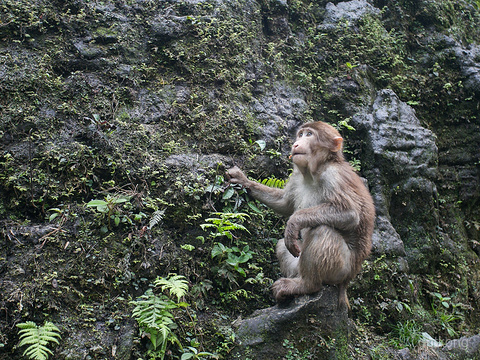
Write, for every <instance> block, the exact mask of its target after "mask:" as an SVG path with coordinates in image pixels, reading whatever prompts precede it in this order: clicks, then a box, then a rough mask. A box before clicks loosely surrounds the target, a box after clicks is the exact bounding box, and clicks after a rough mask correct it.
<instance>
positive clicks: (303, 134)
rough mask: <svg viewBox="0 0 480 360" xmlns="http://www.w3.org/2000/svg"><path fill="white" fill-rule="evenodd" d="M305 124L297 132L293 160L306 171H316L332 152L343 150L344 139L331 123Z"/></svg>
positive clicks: (329, 157) (293, 147) (328, 158)
mask: <svg viewBox="0 0 480 360" xmlns="http://www.w3.org/2000/svg"><path fill="white" fill-rule="evenodd" d="M311 125H312V126H308V125H307V126H305V125H304V126H303V127H301V128H300V130H298V132H297V138H296V140H295V143H294V144H293V146H292V161H293V163H294V164H295V165H297V166H298V168H299V169H300V170H301V171H302V172H304V170H306V169H308V170H309V171H310V172H312V173H313V172H315V171H316V170H317V169H318V166H320V165H321V164H324V163H326V162H328V161H329V160H330V159H331V155H332V153H336V152H338V151H341V149H342V144H343V139H342V137H341V136H340V134H339V133H338V131H337V130H335V129H334V128H333V127H331V126H330V125H327V124H325V123H323V122H316V123H313V124H311Z"/></svg>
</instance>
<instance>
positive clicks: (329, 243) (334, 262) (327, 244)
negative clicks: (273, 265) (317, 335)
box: [273, 225, 352, 307]
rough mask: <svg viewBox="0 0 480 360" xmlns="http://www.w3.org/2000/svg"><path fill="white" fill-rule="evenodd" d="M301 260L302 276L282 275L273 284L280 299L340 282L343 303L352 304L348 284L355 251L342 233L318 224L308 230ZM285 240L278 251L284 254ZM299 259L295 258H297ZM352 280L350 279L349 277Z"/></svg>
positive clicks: (299, 268) (341, 301) (300, 273)
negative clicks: (289, 276) (288, 276)
mask: <svg viewBox="0 0 480 360" xmlns="http://www.w3.org/2000/svg"><path fill="white" fill-rule="evenodd" d="M303 236H304V239H305V240H304V243H303V249H302V252H301V254H300V257H299V262H298V271H299V273H298V276H295V277H293V278H281V279H279V280H277V281H276V282H275V284H274V285H273V292H274V296H275V298H276V299H277V300H283V299H285V298H287V297H291V296H295V295H303V294H311V293H315V292H317V291H320V290H321V288H322V284H324V283H325V284H340V294H339V295H340V296H339V305H340V306H345V307H348V300H347V297H346V285H347V284H348V280H349V278H350V274H351V270H352V269H351V256H352V254H351V251H350V249H349V248H348V246H347V244H346V242H345V241H344V239H343V237H342V235H341V234H340V233H339V232H338V231H336V230H335V229H333V228H331V227H329V226H325V225H322V226H318V227H316V228H313V229H309V230H308V231H306V232H305V233H304V235H303ZM284 246H285V245H284V244H283V243H282V244H281V245H280V247H279V248H277V254H278V253H280V255H283V256H284V257H285V259H288V256H287V254H285V253H284V251H287V252H288V250H283V247H284ZM294 259H295V258H294ZM347 279H348V280H347Z"/></svg>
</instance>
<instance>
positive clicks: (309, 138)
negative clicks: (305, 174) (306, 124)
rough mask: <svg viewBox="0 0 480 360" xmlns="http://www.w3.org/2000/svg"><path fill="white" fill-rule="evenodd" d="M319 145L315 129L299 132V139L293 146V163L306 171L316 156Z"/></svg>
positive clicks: (303, 129) (305, 129)
mask: <svg viewBox="0 0 480 360" xmlns="http://www.w3.org/2000/svg"><path fill="white" fill-rule="evenodd" d="M317 143H318V138H317V133H316V131H315V130H314V129H310V128H302V129H300V130H299V131H298V132H297V138H296V140H295V143H294V144H293V146H292V161H293V163H294V164H295V165H297V166H298V167H299V168H301V169H305V168H306V167H307V166H308V163H309V162H310V161H311V159H312V156H313V155H314V149H315V144H317Z"/></svg>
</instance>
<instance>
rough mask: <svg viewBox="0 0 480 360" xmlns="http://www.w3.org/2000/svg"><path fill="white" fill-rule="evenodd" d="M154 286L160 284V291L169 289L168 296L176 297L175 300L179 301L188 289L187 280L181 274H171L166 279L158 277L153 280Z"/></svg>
mask: <svg viewBox="0 0 480 360" xmlns="http://www.w3.org/2000/svg"><path fill="white" fill-rule="evenodd" d="M155 286H161V287H162V291H165V290H167V289H168V290H169V292H170V296H172V295H174V296H176V297H177V301H178V302H180V298H181V297H183V296H185V294H186V293H187V291H188V282H187V280H186V279H185V277H184V276H182V275H176V274H172V275H170V277H169V278H168V279H165V278H162V277H158V278H157V280H155Z"/></svg>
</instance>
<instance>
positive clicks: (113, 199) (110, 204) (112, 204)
mask: <svg viewBox="0 0 480 360" xmlns="http://www.w3.org/2000/svg"><path fill="white" fill-rule="evenodd" d="M129 200H130V199H129V198H128V197H126V196H111V195H107V196H106V197H105V200H98V199H97V200H91V201H89V202H88V203H87V207H94V208H96V210H97V211H98V212H99V213H101V214H103V215H104V216H105V217H106V218H107V219H108V229H111V219H113V221H114V223H115V226H118V225H119V224H120V221H121V219H120V212H119V211H116V210H115V208H116V207H117V205H119V204H122V203H125V202H127V201H129ZM102 231H103V232H107V228H102Z"/></svg>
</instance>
